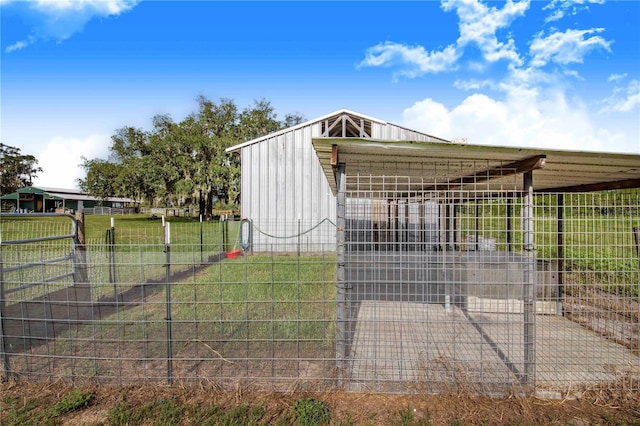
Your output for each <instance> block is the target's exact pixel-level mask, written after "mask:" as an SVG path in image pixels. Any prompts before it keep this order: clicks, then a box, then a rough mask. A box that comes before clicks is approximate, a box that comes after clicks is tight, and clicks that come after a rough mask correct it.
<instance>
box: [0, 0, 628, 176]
mask: <svg viewBox="0 0 640 426" xmlns="http://www.w3.org/2000/svg"><path fill="white" fill-rule="evenodd" d="M0 13H1V16H0V19H1V21H0V23H1V30H0V31H1V34H0V35H1V39H0V48H1V51H0V55H1V56H0V59H1V63H0V71H1V74H0V96H1V100H0V112H1V117H0V124H1V128H0V132H1V133H0V141H1V142H2V143H4V144H7V145H12V146H17V147H19V148H21V149H22V152H23V153H25V154H32V155H35V156H36V157H37V158H38V160H39V164H40V166H41V167H42V168H43V169H44V171H43V173H41V174H40V176H39V177H38V178H37V179H36V181H35V182H34V183H35V184H36V185H41V186H50V187H66V188H72V187H75V186H77V183H76V179H77V178H79V177H82V176H83V171H82V169H81V168H79V164H80V162H81V157H82V156H84V157H88V158H96V157H100V158H106V157H107V155H108V147H109V145H110V136H111V135H112V134H114V132H115V130H116V129H118V128H120V127H123V126H135V127H140V128H143V129H149V128H150V127H151V119H152V117H153V116H154V115H156V114H169V115H171V116H172V117H173V119H174V120H176V121H179V120H181V119H182V118H184V117H185V116H186V115H188V114H190V113H192V112H194V111H195V110H196V108H197V104H196V101H195V99H196V97H197V96H200V95H204V96H205V97H207V98H209V99H211V100H214V101H217V100H219V99H220V98H231V99H233V100H234V101H235V102H236V104H237V105H238V106H239V107H241V108H245V107H248V106H251V104H252V103H253V101H254V100H256V99H263V98H264V99H266V100H268V101H270V102H271V104H272V105H273V106H274V107H275V110H276V113H277V114H278V116H279V117H280V118H282V117H284V115H285V114H287V113H294V112H297V113H300V114H302V115H304V116H305V117H306V118H307V119H312V118H315V117H317V116H321V115H324V114H327V113H329V112H332V111H334V110H337V109H340V108H348V109H351V110H354V111H357V112H360V113H363V114H366V115H370V116H373V117H377V118H381V119H384V120H388V121H391V122H394V123H397V124H401V125H404V126H407V127H409V128H413V129H416V130H420V131H424V132H427V133H430V134H433V135H435V136H439V137H443V138H467V140H468V142H469V143H474V144H489V145H503V146H528V147H539V148H558V149H573V150H586V151H611V152H626V153H635V154H640V2H638V1H619V2H605V1H604V0H571V1H563V0H556V1H531V2H529V1H513V2H511V1H510V2H479V1H475V0H462V1H442V2H436V1H427V2H366V1H359V2H350V3H347V2H294V1H289V2H277V3H275V2H209V1H195V2H169V1H135V0H47V1H45V0H42V1H29V2H26V1H12V0H0Z"/></svg>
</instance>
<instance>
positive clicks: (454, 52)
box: [359, 0, 529, 78]
mask: <svg viewBox="0 0 640 426" xmlns="http://www.w3.org/2000/svg"><path fill="white" fill-rule="evenodd" d="M528 7H529V2H528V1H526V0H525V1H520V2H517V3H514V2H513V1H512V0H509V1H507V2H506V3H505V4H504V5H503V7H502V8H500V9H499V8H496V7H487V6H486V5H484V4H482V3H480V2H478V1H477V0H464V1H448V0H445V1H443V2H442V8H443V9H444V10H445V11H447V12H448V11H451V10H455V11H456V12H457V14H458V17H459V18H460V20H459V30H460V36H459V37H458V39H457V40H456V43H455V44H450V45H448V46H447V47H445V48H444V49H441V50H432V51H427V50H426V49H425V48H424V47H423V46H409V45H406V44H402V43H395V42H392V41H386V42H383V43H379V44H377V45H375V46H373V47H370V48H369V49H367V51H366V53H365V58H364V59H363V60H362V62H360V64H359V67H365V66H368V67H391V66H395V67H398V68H399V71H395V72H394V78H396V77H398V76H404V77H408V78H415V77H420V76H422V75H424V74H427V73H439V72H444V71H453V70H455V69H456V68H457V66H456V62H457V61H458V60H459V59H460V57H461V56H462V54H463V52H464V48H465V47H466V46H467V45H469V44H474V45H476V46H478V48H479V49H480V51H481V52H482V55H483V58H484V60H485V61H488V62H496V61H499V60H503V59H504V60H507V61H509V62H510V63H515V64H518V65H520V64H521V63H522V59H521V58H520V56H519V55H518V52H517V50H516V47H515V42H514V40H513V39H512V38H508V39H507V40H506V41H500V40H498V37H497V36H496V32H497V31H498V30H500V29H503V28H506V27H508V26H509V25H510V24H511V23H512V22H513V20H514V19H516V18H517V17H519V16H523V15H524V12H525V11H526V10H527V9H528ZM469 66H470V68H473V69H476V70H479V69H481V68H483V67H484V64H481V63H478V62H475V63H470V64H469Z"/></svg>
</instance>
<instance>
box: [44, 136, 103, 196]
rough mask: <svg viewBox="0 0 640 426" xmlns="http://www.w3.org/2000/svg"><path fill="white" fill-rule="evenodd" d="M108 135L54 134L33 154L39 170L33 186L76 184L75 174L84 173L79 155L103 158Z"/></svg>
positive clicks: (73, 185) (76, 177)
mask: <svg viewBox="0 0 640 426" xmlns="http://www.w3.org/2000/svg"><path fill="white" fill-rule="evenodd" d="M110 145H111V135H107V134H94V135H89V136H87V137H85V138H83V139H76V138H66V137H55V138H53V139H51V140H50V141H49V143H48V144H47V146H46V148H45V149H44V150H43V151H42V152H40V153H38V155H36V156H35V157H36V158H37V159H38V165H39V166H40V167H42V172H41V173H39V174H38V177H37V178H36V179H35V181H34V185H36V186H45V187H53V188H77V187H78V182H77V179H78V178H83V177H84V176H85V173H84V170H83V169H82V168H81V167H80V165H81V164H82V162H83V161H82V157H85V158H89V159H92V158H106V156H107V154H108V150H109V146H110Z"/></svg>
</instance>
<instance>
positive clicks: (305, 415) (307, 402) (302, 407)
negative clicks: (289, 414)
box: [293, 398, 331, 426]
mask: <svg viewBox="0 0 640 426" xmlns="http://www.w3.org/2000/svg"><path fill="white" fill-rule="evenodd" d="M293 408H294V410H295V412H296V419H297V423H298V424H299V425H300V426H321V425H324V424H328V423H329V422H330V421H331V413H329V408H328V407H327V406H326V404H325V403H324V402H322V401H318V400H317V399H313V398H304V399H299V400H297V401H296V402H295V404H294V406H293Z"/></svg>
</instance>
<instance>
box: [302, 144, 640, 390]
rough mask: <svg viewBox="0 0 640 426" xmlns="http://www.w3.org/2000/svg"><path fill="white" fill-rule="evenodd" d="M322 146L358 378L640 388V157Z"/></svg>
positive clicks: (346, 374)
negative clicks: (639, 234)
mask: <svg viewBox="0 0 640 426" xmlns="http://www.w3.org/2000/svg"><path fill="white" fill-rule="evenodd" d="M313 144H314V147H315V149H316V152H317V154H318V157H319V159H320V162H321V164H322V166H323V169H324V171H325V174H326V176H327V179H328V180H329V182H330V185H331V187H332V189H333V190H334V193H335V194H336V196H337V206H338V207H337V209H338V211H337V218H338V223H337V229H338V232H337V296H336V297H337V314H336V315H337V343H336V356H337V359H338V369H339V371H340V372H341V377H342V379H343V381H344V384H345V385H346V386H347V387H348V388H350V389H354V390H372V391H406V390H407V389H416V390H429V391H444V390H460V389H468V390H473V391H477V392H482V393H492V394H493V393H505V392H510V391H512V390H514V389H516V388H518V389H525V390H528V391H531V390H554V391H561V392H566V391H567V389H571V388H573V389H574V390H575V389H577V388H581V387H587V386H593V385H594V384H599V383H607V384H612V383H614V384H615V383H619V382H621V381H622V382H624V381H625V380H629V379H631V380H635V383H636V385H625V386H632V387H633V386H636V387H637V380H638V371H639V370H640V359H639V358H638V332H637V330H638V324H639V322H638V256H639V255H638V251H637V250H638V246H637V240H636V239H635V234H634V229H637V228H640V223H639V222H638V220H639V218H640V213H639V212H638V209H639V206H640V203H639V201H638V188H640V156H639V155H627V154H611V153H588V152H570V151H558V150H539V149H525V148H507V147H488V146H474V145H458V144H445V143H429V142H406V141H402V142H400V141H385V140H371V139H366V140H365V139H357V138H337V139H332V138H317V139H314V140H313ZM612 212H613V213H612ZM611 245H615V247H616V248H615V252H614V253H615V254H613V255H611V254H610V253H611V251H610V248H611ZM634 268H635V270H634ZM612 284H614V285H612ZM577 301H578V302H577ZM603 301H604V302H605V303H602V302H603ZM614 313H615V314H616V315H619V314H623V315H622V317H624V318H626V319H624V320H621V319H620V318H618V317H614V316H613V314H614ZM604 323H607V325H602V324H604ZM598 327H602V328H598ZM634 327H635V330H636V331H635V332H633V331H628V330H633V329H634ZM625 383H626V382H625Z"/></svg>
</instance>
